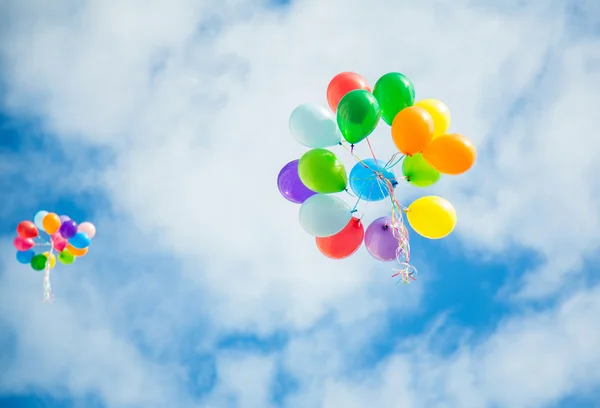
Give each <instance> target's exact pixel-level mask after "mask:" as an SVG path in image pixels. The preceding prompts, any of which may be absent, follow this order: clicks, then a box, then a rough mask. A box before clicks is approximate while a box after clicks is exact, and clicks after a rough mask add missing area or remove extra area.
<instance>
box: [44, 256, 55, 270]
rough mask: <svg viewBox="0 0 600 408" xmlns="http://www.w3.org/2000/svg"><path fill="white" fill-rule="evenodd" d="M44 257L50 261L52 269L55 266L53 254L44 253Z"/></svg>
mask: <svg viewBox="0 0 600 408" xmlns="http://www.w3.org/2000/svg"><path fill="white" fill-rule="evenodd" d="M44 255H45V256H46V258H47V259H49V260H50V269H52V268H54V267H55V266H56V257H55V256H54V254H51V253H50V252H44Z"/></svg>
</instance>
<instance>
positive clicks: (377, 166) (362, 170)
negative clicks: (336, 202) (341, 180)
mask: <svg viewBox="0 0 600 408" xmlns="http://www.w3.org/2000/svg"><path fill="white" fill-rule="evenodd" d="M363 163H364V165H367V166H368V168H367V167H365V166H364V165H363ZM384 167H385V162H383V161H381V160H377V161H375V159H366V160H363V162H362V163H356V165H355V166H354V167H353V168H352V171H351V172H350V176H349V177H348V178H349V181H350V183H349V184H350V189H351V190H352V191H353V192H354V194H356V196H357V197H360V198H361V199H362V200H365V201H380V200H383V199H384V198H386V197H388V196H389V195H390V193H389V185H388V183H387V182H386V181H385V180H382V179H381V178H380V177H381V176H383V177H384V178H386V179H387V180H389V182H390V183H391V184H392V186H394V187H396V186H397V185H398V182H397V181H396V175H395V174H394V172H393V171H392V170H385V169H384ZM380 175H381V176H380Z"/></svg>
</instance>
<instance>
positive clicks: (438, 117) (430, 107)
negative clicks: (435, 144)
mask: <svg viewBox="0 0 600 408" xmlns="http://www.w3.org/2000/svg"><path fill="white" fill-rule="evenodd" d="M415 106H419V107H421V108H423V109H425V110H426V111H427V112H428V113H429V114H430V115H431V119H433V138H434V139H435V138H436V137H438V136H440V135H443V134H444V133H446V131H447V130H448V128H449V127H450V109H448V107H447V106H446V104H445V103H444V102H442V101H438V100H437V99H423V100H420V101H419V102H417V103H415Z"/></svg>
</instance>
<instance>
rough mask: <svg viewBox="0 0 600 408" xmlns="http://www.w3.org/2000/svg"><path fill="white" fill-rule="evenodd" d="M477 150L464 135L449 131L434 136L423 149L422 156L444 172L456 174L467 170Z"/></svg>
mask: <svg viewBox="0 0 600 408" xmlns="http://www.w3.org/2000/svg"><path fill="white" fill-rule="evenodd" d="M476 156H477V151H476V150H475V146H474V145H473V143H471V141H470V140H469V139H467V138H466V137H464V136H462V135H459V134H456V133H451V134H445V135H441V136H438V137H436V138H435V139H433V140H432V141H431V143H430V144H429V146H427V148H426V149H425V150H423V158H424V159H425V160H426V161H427V163H429V164H431V165H432V166H433V167H435V168H436V170H437V171H439V172H440V173H444V174H450V175H457V174H462V173H464V172H466V171H467V170H469V169H470V168H471V167H472V166H473V163H475V158H476Z"/></svg>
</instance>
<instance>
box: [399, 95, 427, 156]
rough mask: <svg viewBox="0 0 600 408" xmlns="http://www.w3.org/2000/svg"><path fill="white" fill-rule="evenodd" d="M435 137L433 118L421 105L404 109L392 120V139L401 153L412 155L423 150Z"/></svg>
mask: <svg viewBox="0 0 600 408" xmlns="http://www.w3.org/2000/svg"><path fill="white" fill-rule="evenodd" d="M432 137H433V119H432V118H431V115H430V114H429V113H428V112H427V111H426V110H425V109H423V108H421V107H419V106H409V107H408V108H404V109H402V110H401V111H400V112H398V114H397V115H396V117H395V118H394V121H393V122H392V139H393V140H394V144H395V145H396V147H397V148H398V150H399V151H400V152H401V153H404V154H405V155H407V156H412V155H413V154H417V153H419V152H421V151H422V150H423V149H424V148H425V147H427V145H428V144H429V142H430V141H431V138H432Z"/></svg>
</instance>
